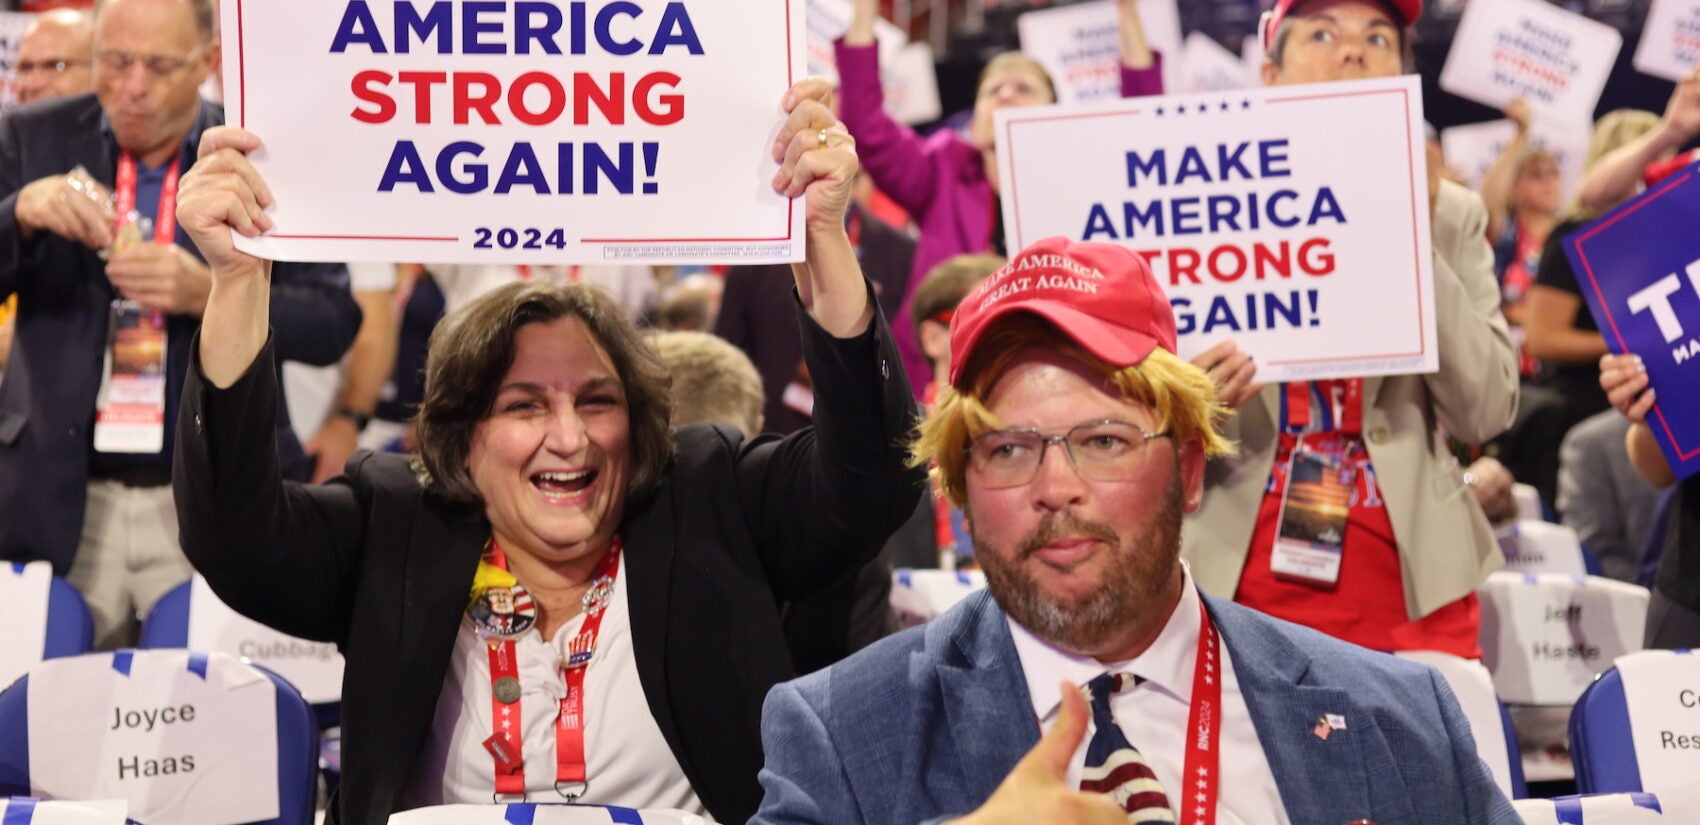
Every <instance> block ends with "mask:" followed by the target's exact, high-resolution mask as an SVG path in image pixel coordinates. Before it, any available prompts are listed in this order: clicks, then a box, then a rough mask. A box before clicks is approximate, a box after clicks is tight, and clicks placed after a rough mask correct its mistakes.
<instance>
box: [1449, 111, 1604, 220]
mask: <svg viewBox="0 0 1700 825" xmlns="http://www.w3.org/2000/svg"><path fill="white" fill-rule="evenodd" d="M1592 132H1593V130H1592V129H1591V128H1589V127H1586V126H1570V125H1565V124H1562V123H1559V122H1557V121H1555V120H1552V119H1551V118H1538V119H1536V120H1535V121H1534V122H1533V123H1531V124H1530V125H1529V133H1530V134H1529V142H1530V143H1532V144H1534V145H1535V146H1538V147H1540V148H1541V149H1544V150H1546V151H1548V152H1551V153H1552V156H1553V157H1554V158H1556V159H1557V160H1558V173H1559V176H1560V177H1562V178H1563V179H1564V195H1565V200H1566V201H1568V200H1569V198H1570V197H1571V195H1572V193H1574V192H1575V191H1576V186H1577V184H1578V183H1579V182H1580V181H1581V179H1582V166H1583V164H1584V163H1586V162H1587V160H1588V137H1589V135H1590V134H1592ZM1516 134H1517V126H1516V124H1513V123H1512V122H1511V121H1509V120H1504V119H1501V120H1487V121H1483V122H1481V123H1471V124H1467V125H1464V126H1453V127H1450V128H1447V129H1444V130H1442V131H1441V133H1440V148H1441V151H1442V152H1444V153H1445V155H1446V165H1447V166H1450V167H1452V169H1453V170H1454V171H1456V172H1457V173H1458V174H1459V176H1460V177H1462V178H1463V179H1464V183H1465V184H1466V185H1467V186H1469V187H1470V188H1471V189H1474V190H1480V189H1481V187H1482V179H1483V178H1486V177H1487V171H1488V168H1489V167H1491V166H1493V162H1494V161H1495V160H1497V159H1498V158H1499V155H1500V153H1501V152H1503V151H1505V146H1506V144H1508V143H1510V142H1511V139H1512V137H1513V136H1515V135H1516Z"/></svg>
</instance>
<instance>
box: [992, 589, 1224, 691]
mask: <svg viewBox="0 0 1700 825" xmlns="http://www.w3.org/2000/svg"><path fill="white" fill-rule="evenodd" d="M1198 600H1199V597H1198V588H1197V586H1196V585H1195V584H1194V583H1193V580H1192V570H1191V568H1189V567H1188V566H1187V564H1186V562H1184V561H1183V562H1181V598H1180V601H1179V602H1178V603H1176V605H1175V611H1174V612H1173V613H1171V614H1169V620H1168V622H1167V623H1165V624H1164V625H1163V630H1162V632H1161V633H1158V634H1157V639H1156V641H1154V642H1152V643H1151V646H1150V647H1148V648H1146V649H1145V652H1144V653H1141V654H1139V655H1138V656H1135V657H1134V658H1133V659H1131V660H1129V661H1126V662H1111V663H1108V664H1106V663H1103V662H1099V661H1098V660H1097V659H1094V658H1092V657H1090V656H1081V655H1078V654H1074V653H1069V652H1066V651H1063V650H1058V649H1057V648H1055V647H1053V646H1052V645H1051V644H1050V643H1049V642H1046V641H1045V640H1043V639H1040V638H1039V637H1038V636H1035V635H1033V632H1032V631H1030V630H1028V629H1027V628H1025V627H1022V626H1021V625H1020V624H1018V623H1016V621H1015V620H1014V619H1011V618H1009V617H1008V616H1007V615H1006V616H1005V621H1007V622H1009V632H1010V635H1011V636H1013V637H1014V639H1015V654H1016V657H1017V658H1018V659H1020V660H1021V672H1022V675H1023V676H1025V677H1026V679H1027V695H1029V696H1031V697H1032V698H1033V714H1034V716H1036V717H1037V718H1039V719H1041V720H1043V719H1046V718H1049V717H1050V716H1051V715H1052V714H1053V713H1055V712H1056V710H1057V706H1058V705H1059V704H1061V702H1062V694H1061V692H1060V691H1059V690H1058V688H1057V685H1058V683H1059V682H1060V681H1061V680H1065V679H1066V680H1068V681H1069V682H1072V683H1074V684H1077V685H1085V684H1086V683H1087V682H1089V681H1091V680H1092V679H1093V677H1096V676H1098V675H1099V674H1101V673H1106V672H1116V673H1132V674H1134V675H1136V676H1139V677H1141V678H1143V679H1145V680H1146V682H1148V683H1150V684H1151V685H1152V686H1153V687H1155V688H1157V689H1159V690H1161V691H1162V692H1163V693H1165V694H1168V695H1170V696H1173V697H1174V698H1175V699H1177V700H1179V701H1182V702H1188V703H1190V702H1191V701H1192V677H1193V673H1192V671H1193V666H1194V661H1195V660H1196V659H1197V658H1198V633H1199V630H1200V627H1199V613H1198Z"/></svg>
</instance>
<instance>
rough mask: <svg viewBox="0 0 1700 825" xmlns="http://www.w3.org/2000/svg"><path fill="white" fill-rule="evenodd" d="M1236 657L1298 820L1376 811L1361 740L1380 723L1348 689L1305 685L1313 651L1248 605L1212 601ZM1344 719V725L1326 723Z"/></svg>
mask: <svg viewBox="0 0 1700 825" xmlns="http://www.w3.org/2000/svg"><path fill="white" fill-rule="evenodd" d="M1206 603H1207V604H1209V606H1210V614H1211V617H1212V619H1214V620H1215V622H1216V626H1217V629H1218V630H1220V631H1221V634H1222V642H1223V644H1224V645H1225V646H1226V647H1227V649H1228V654H1229V656H1230V657H1231V658H1232V662H1233V666H1234V675H1235V677H1236V678H1237V679H1238V680H1239V683H1240V693H1241V695H1242V696H1243V697H1244V698H1245V703H1246V708H1247V710H1248V711H1250V713H1251V719H1252V724H1253V725H1254V726H1255V727H1256V729H1257V738H1258V741H1259V742H1260V743H1261V744H1262V745H1263V752H1264V753H1265V754H1267V755H1270V757H1271V758H1270V759H1269V768H1270V771H1271V772H1272V773H1273V774H1274V775H1275V786H1276V788H1278V789H1279V790H1280V792H1281V801H1282V803H1283V804H1284V805H1285V806H1286V808H1287V817H1288V819H1290V820H1291V821H1293V822H1295V823H1299V822H1304V823H1322V824H1323V825H1331V823H1344V822H1353V821H1356V820H1360V819H1364V818H1365V817H1372V816H1373V815H1374V812H1373V810H1372V808H1371V805H1370V780H1369V776H1368V773H1367V772H1366V771H1365V769H1364V755H1363V747H1362V744H1361V743H1362V738H1363V736H1365V735H1366V734H1367V732H1368V731H1369V730H1370V729H1371V726H1373V725H1374V724H1375V720H1374V719H1372V718H1369V717H1368V716H1367V715H1366V716H1362V717H1359V716H1358V715H1357V714H1356V713H1355V712H1354V711H1355V710H1356V706H1355V705H1353V703H1352V700H1351V697H1350V696H1349V695H1348V694H1347V693H1346V692H1345V691H1343V690H1339V689H1336V688H1328V687H1319V686H1315V685H1307V684H1305V681H1306V679H1307V675H1308V673H1309V671H1310V656H1309V655H1308V654H1306V653H1305V652H1304V651H1302V650H1300V649H1299V648H1298V647H1296V646H1295V645H1293V644H1292V643H1291V642H1289V641H1288V640H1287V639H1285V638H1283V637H1282V636H1280V635H1279V634H1278V633H1276V632H1274V630H1273V628H1271V627H1268V626H1266V625H1263V624H1259V623H1256V622H1255V621H1253V620H1251V619H1249V618H1248V616H1247V615H1246V614H1245V611H1243V610H1241V609H1237V608H1232V607H1231V606H1230V607H1223V606H1222V603H1220V602H1217V601H1216V600H1214V599H1209V598H1207V599H1206ZM1330 715H1332V716H1335V717H1339V718H1340V719H1341V720H1342V721H1343V723H1344V728H1343V729H1335V728H1330V729H1328V730H1327V736H1326V737H1324V736H1322V735H1319V732H1318V731H1317V723H1318V722H1319V721H1322V722H1323V724H1324V726H1325V727H1326V718H1327V717H1328V716H1330Z"/></svg>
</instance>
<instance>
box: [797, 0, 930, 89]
mask: <svg viewBox="0 0 1700 825" xmlns="http://www.w3.org/2000/svg"><path fill="white" fill-rule="evenodd" d="M852 9H853V6H852V5H851V3H850V0H807V15H808V50H809V59H808V63H807V73H808V74H811V75H820V76H821V77H824V78H826V79H828V80H831V81H832V82H833V83H837V82H838V59H837V57H836V55H835V54H834V52H833V50H832V48H833V47H832V44H833V42H834V41H836V40H838V39H839V38H840V37H843V36H844V32H845V31H846V30H848V29H849V28H850V15H851V11H852ZM874 41H875V42H876V43H878V44H879V51H880V65H881V66H884V65H886V64H887V62H889V61H890V60H892V59H893V58H895V57H897V52H898V50H899V49H902V48H903V45H904V44H905V43H907V42H908V41H909V37H908V35H905V34H904V33H903V30H902V29H900V28H898V27H896V26H894V25H892V24H891V22H890V21H887V20H886V19H885V18H880V19H879V20H875V21H874Z"/></svg>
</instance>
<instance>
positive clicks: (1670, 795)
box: [1511, 786, 1700, 825]
mask: <svg viewBox="0 0 1700 825" xmlns="http://www.w3.org/2000/svg"><path fill="white" fill-rule="evenodd" d="M1511 804H1512V807H1514V808H1516V809H1517V815H1518V816H1521V817H1522V818H1523V823H1524V825H1572V823H1585V825H1688V823H1691V822H1700V786H1690V787H1688V788H1685V789H1683V790H1680V791H1671V792H1666V793H1658V794H1651V793H1607V794H1590V795H1588V796H1582V797H1574V796H1562V797H1559V798H1557V799H1518V800H1514V801H1513V802H1512V803H1511Z"/></svg>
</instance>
